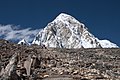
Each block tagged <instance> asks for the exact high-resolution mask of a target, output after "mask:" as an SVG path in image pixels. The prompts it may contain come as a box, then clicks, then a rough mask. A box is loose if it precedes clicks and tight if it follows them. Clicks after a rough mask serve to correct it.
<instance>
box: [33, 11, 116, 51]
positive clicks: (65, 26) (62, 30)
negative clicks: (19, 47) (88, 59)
mask: <svg viewBox="0 0 120 80" xmlns="http://www.w3.org/2000/svg"><path fill="white" fill-rule="evenodd" d="M32 44H38V45H45V46H46V47H54V48H69V49H71V48H113V47H118V46H117V45H116V44H114V43H111V42H109V41H108V40H106V41H105V40H103V41H101V40H99V39H98V38H96V37H95V36H94V35H93V34H91V33H90V32H89V31H88V29H87V27H86V26H85V25H84V24H83V23H81V22H79V21H77V20H76V19H75V18H74V17H72V16H70V15H67V14H64V13H61V14H60V15H59V16H57V17H56V19H55V20H54V21H52V22H50V23H49V24H48V25H47V26H46V27H45V28H44V29H42V30H41V31H40V32H39V33H38V34H37V36H36V37H35V39H34V40H33V43H32Z"/></svg>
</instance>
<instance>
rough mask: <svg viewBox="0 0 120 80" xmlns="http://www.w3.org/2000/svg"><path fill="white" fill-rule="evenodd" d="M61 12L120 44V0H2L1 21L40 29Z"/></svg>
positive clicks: (102, 36) (0, 8) (0, 7)
mask: <svg viewBox="0 0 120 80" xmlns="http://www.w3.org/2000/svg"><path fill="white" fill-rule="evenodd" d="M61 12H64V13H68V14H70V15H72V16H73V17H75V18H76V19H77V20H79V21H80V22H83V23H84V24H85V25H86V26H87V27H88V29H89V31H90V32H91V33H92V34H93V35H95V36H96V37H98V38H99V39H109V40H110V41H112V42H114V43H116V44H118V45H119V46H120V0H0V24H2V25H7V24H13V25H20V27H21V28H22V29H24V28H28V27H31V28H32V29H40V28H43V27H45V26H46V25H47V23H49V22H51V21H52V20H53V19H54V18H55V17H56V16H57V15H58V14H60V13H61Z"/></svg>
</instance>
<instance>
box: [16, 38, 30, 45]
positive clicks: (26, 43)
mask: <svg viewBox="0 0 120 80" xmlns="http://www.w3.org/2000/svg"><path fill="white" fill-rule="evenodd" d="M18 44H21V45H30V44H29V43H28V42H27V41H26V40H25V39H22V40H21V41H19V42H18Z"/></svg>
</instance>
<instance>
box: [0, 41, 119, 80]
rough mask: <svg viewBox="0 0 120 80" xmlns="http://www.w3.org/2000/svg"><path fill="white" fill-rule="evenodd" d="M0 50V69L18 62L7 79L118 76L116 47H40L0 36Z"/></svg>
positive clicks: (116, 78) (65, 79) (69, 79)
mask: <svg viewBox="0 0 120 80" xmlns="http://www.w3.org/2000/svg"><path fill="white" fill-rule="evenodd" d="M16 53H18V54H17V55H16ZM0 54H1V55H0V72H1V73H3V69H4V70H6V69H7V66H8V65H11V66H14V65H15V64H16V66H17V68H14V70H13V69H12V67H11V69H12V70H11V71H12V73H11V72H10V73H11V74H13V73H14V74H15V73H16V74H15V75H14V76H12V77H11V76H8V78H9V80H42V79H43V80H60V79H63V80H91V79H92V80H97V79H103V80H109V79H112V80H119V79H120V49H119V48H116V49H113V48H111V49H101V48H99V49H96V48H95V49H84V48H81V49H59V48H47V49H45V48H44V49H43V47H41V46H36V45H31V46H25V45H18V44H13V43H10V42H8V41H4V40H0ZM15 55H16V56H17V58H15V57H14V56H15ZM11 61H12V62H13V63H14V61H15V64H13V63H12V64H11ZM26 61H27V63H26ZM26 64H28V65H26ZM8 72H9V71H8ZM2 78H3V75H0V80H2ZM11 78H12V79H11ZM3 80H5V79H3Z"/></svg>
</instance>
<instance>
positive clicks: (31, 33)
mask: <svg viewBox="0 0 120 80" xmlns="http://www.w3.org/2000/svg"><path fill="white" fill-rule="evenodd" d="M19 27H20V26H13V25H0V38H3V39H6V40H15V41H19V40H21V39H26V41H28V42H31V41H32V40H33V38H34V37H35V35H36V34H37V33H38V32H39V30H40V29H36V30H32V29H31V28H26V29H19Z"/></svg>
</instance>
